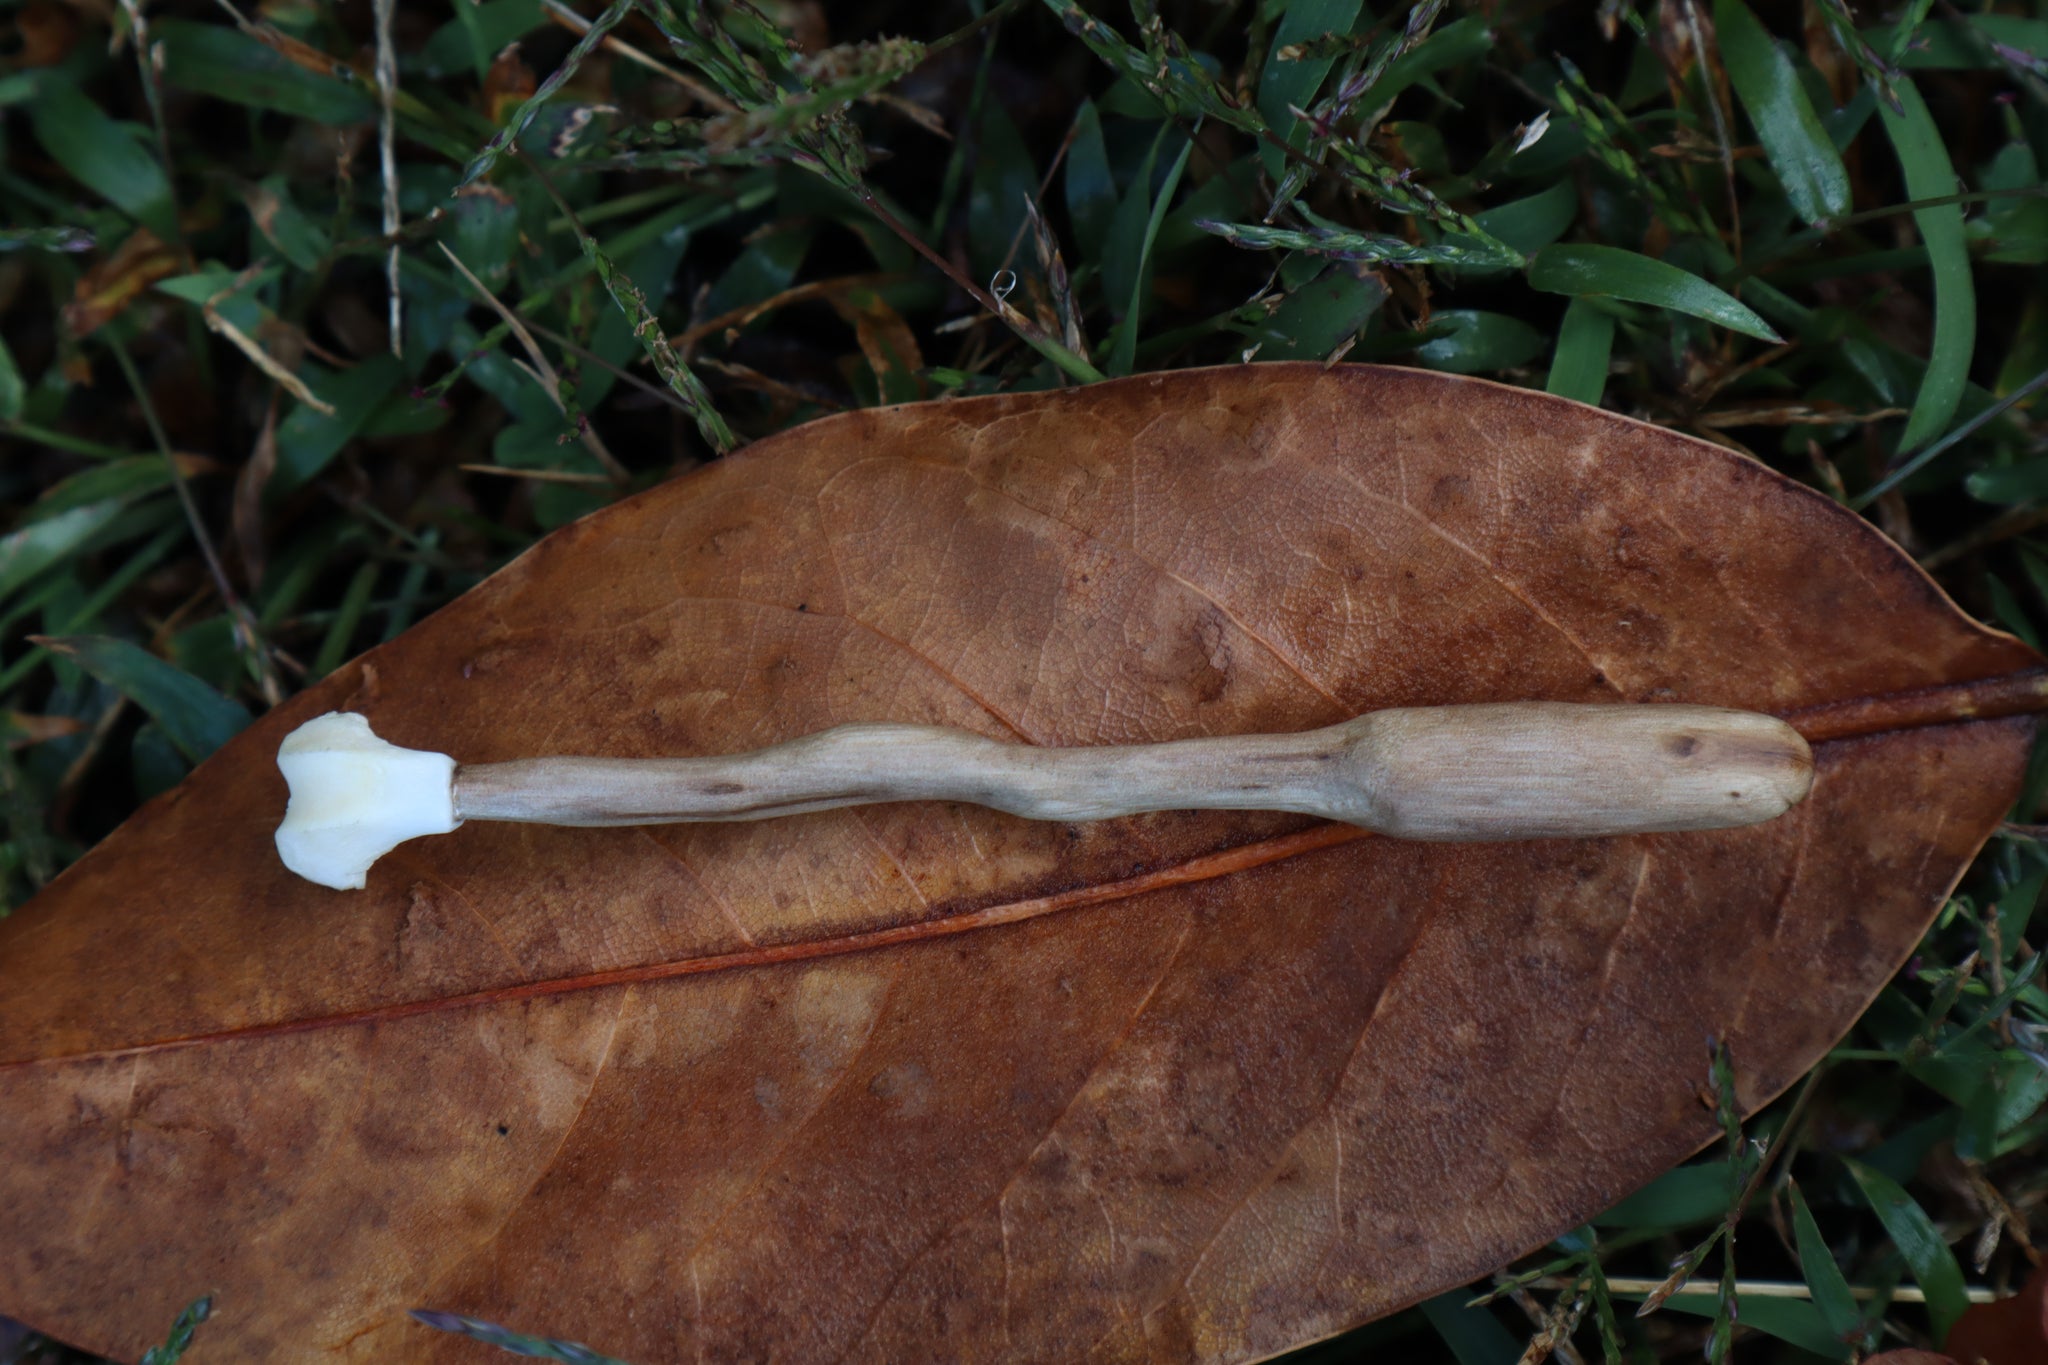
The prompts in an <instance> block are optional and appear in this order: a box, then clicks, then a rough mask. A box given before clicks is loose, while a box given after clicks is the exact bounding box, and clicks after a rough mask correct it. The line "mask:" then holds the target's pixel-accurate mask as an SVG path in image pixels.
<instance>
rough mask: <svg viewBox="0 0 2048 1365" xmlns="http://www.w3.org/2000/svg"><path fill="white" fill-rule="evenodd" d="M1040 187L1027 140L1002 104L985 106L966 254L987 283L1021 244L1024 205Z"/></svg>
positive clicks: (972, 185) (969, 201)
mask: <svg viewBox="0 0 2048 1365" xmlns="http://www.w3.org/2000/svg"><path fill="white" fill-rule="evenodd" d="M1037 188H1038V173H1037V172H1036V171H1035V170H1033V169H1032V166H1031V153H1030V151H1029V150H1028V149H1027V148H1026V147H1025V146H1024V135H1023V134H1022V133H1019V132H1018V131H1017V125H1016V124H1015V123H1014V122H1013V121H1012V120H1011V118H1010V115H1009V113H1008V112H1007V111H1005V110H1004V108H1003V104H1002V101H1001V100H993V99H992V100H989V101H987V102H986V103H984V104H983V105H982V107H981V124H980V131H979V140H978V141H977V143H976V145H975V156H974V174H973V176H972V178H971V179H970V180H969V181H968V190H967V249H968V255H969V256H970V257H971V258H972V260H973V263H974V269H975V271H976V273H977V275H978V276H979V278H980V279H981V280H982V282H983V283H986V282H987V280H988V278H989V276H991V275H993V274H994V273H995V271H996V269H997V268H998V267H999V266H1001V265H1002V264H1003V262H1004V260H1006V259H1007V258H1008V257H1009V256H1010V244H1011V243H1012V242H1018V241H1021V238H1020V237H1019V236H1018V230H1019V229H1020V228H1022V227H1023V226H1024V201H1025V200H1026V199H1027V198H1029V197H1030V196H1031V195H1032V194H1033V193H1034V192H1035V191H1036V190H1037Z"/></svg>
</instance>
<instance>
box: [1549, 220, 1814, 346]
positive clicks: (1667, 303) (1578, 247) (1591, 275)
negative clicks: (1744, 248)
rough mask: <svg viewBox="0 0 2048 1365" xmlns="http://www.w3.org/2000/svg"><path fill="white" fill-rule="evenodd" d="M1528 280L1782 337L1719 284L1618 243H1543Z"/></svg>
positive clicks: (1767, 338)
mask: <svg viewBox="0 0 2048 1365" xmlns="http://www.w3.org/2000/svg"><path fill="white" fill-rule="evenodd" d="M1529 284H1530V285H1531V286H1532V287H1533V288H1536V289H1541V290H1543V291H1544V292H1546V293H1550V294H1572V295H1581V294H1594V295H1606V296H1607V297H1610V298H1617V299H1626V300H1628V301H1629V302H1631V303H1647V304H1651V305H1653V306H1654V307H1658V308H1669V309H1670V310H1671V311H1673V312H1674V313H1687V314H1690V315H1691V316H1693V317H1696V318H1705V319H1706V320H1707V321H1708V322H1713V323H1718V324H1720V325H1721V326H1723V327H1726V328H1728V329H1729V330H1730V331H1735V332H1740V333H1742V334H1743V335H1744V336H1752V337H1755V338H1757V339H1758V340H1759V341H1771V342H1775V341H1779V340H1781V339H1782V338H1780V337H1779V336H1778V334H1777V333H1776V332H1774V331H1772V330H1771V329H1770V326H1769V324H1767V323H1766V322H1765V321H1764V320H1763V319H1762V318H1760V317H1758V316H1757V315H1756V314H1755V313H1753V312H1751V311H1750V310H1749V309H1748V308H1746V307H1744V306H1743V304H1742V302H1741V301H1740V300H1738V299H1737V298H1735V297H1734V296H1733V295H1732V294H1730V293H1728V292H1727V291H1726V290H1724V289H1722V288H1721V287H1720V286H1719V285H1715V284H1710V283H1708V282H1707V281H1706V280H1703V279H1701V278H1700V277H1699V276H1697V275H1695V274H1693V273H1692V272H1690V271H1687V270H1680V269H1679V268H1678V267H1677V266H1675V265H1672V264H1670V263H1668V262H1666V261H1659V260H1655V259H1653V258H1651V257H1649V256H1644V255H1642V254H1640V253H1639V252H1634V251H1624V250H1622V249H1621V248H1620V247H1613V246H1592V245H1586V244H1580V243H1565V244H1562V245H1558V246H1547V247H1545V248H1543V250H1541V251H1539V252H1537V253H1536V259H1535V260H1534V261H1532V262H1531V263H1530V265H1529Z"/></svg>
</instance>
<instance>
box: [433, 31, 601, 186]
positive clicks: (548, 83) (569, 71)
mask: <svg viewBox="0 0 2048 1365" xmlns="http://www.w3.org/2000/svg"><path fill="white" fill-rule="evenodd" d="M632 11H633V0H612V3H611V4H609V5H607V6H605V11H604V13H602V14H600V15H598V16H597V18H596V19H595V20H594V21H592V23H591V25H590V27H589V28H588V29H586V30H585V31H584V34H583V36H582V37H581V38H579V39H577V40H576V46H574V47H572V48H570V49H569V55H568V56H566V57H564V58H562V64H561V65H560V66H558V67H556V68H555V69H554V71H553V72H552V73H551V74H550V75H549V76H548V78H547V79H546V80H544V81H542V82H541V83H540V88H539V89H537V90H535V91H534V92H533V93H532V94H531V95H529V96H527V97H526V100H525V102H524V103H522V104H521V105H520V106H519V108H518V109H516V110H514V111H513V113H512V117H511V118H510V119H508V120H507V121H506V124H505V127H504V128H502V129H500V130H499V131H498V133H497V135H496V136H494V137H492V138H491V140H490V141H489V142H487V143H485V144H484V149H483V150H482V151H480V152H478V153H477V154H476V156H474V157H473V158H471V160H470V163H469V165H468V166H466V167H464V168H463V172H462V179H461V180H459V181H457V182H456V185H455V188H457V189H461V188H462V187H463V186H464V185H468V184H473V183H474V182H475V181H477V180H478V179H480V178H481V177H483V176H485V175H487V174H489V173H490V169H491V167H493V166H495V165H497V164H498V158H499V157H501V156H503V155H504V154H505V152H506V151H507V150H509V149H510V148H511V146H512V144H513V143H514V142H515V141H517V140H518V138H519V135H520V134H521V133H523V132H525V131H526V126H527V125H528V124H529V123H532V122H533V119H534V115H536V114H538V113H539V112H540V107H541V106H542V105H543V104H546V103H547V102H548V100H549V99H551V98H553V96H554V93H555V92H556V91H557V90H559V89H561V88H562V86H563V85H565V84H566V83H567V82H568V80H569V78H570V77H571V76H573V75H575V74H576V68H577V67H579V66H581V65H583V60H584V58H586V57H588V56H589V55H590V54H591V53H593V52H595V51H597V47H598V44H599V43H602V42H603V41H604V37H605V35H606V34H607V33H610V32H611V31H612V29H613V28H615V27H616V26H617V25H618V23H619V21H620V20H622V19H624V18H625V17H626V16H627V15H628V14H630V13H632Z"/></svg>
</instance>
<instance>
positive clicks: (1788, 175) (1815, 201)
mask: <svg viewBox="0 0 2048 1365" xmlns="http://www.w3.org/2000/svg"><path fill="white" fill-rule="evenodd" d="M1714 29H1715V31H1716V33H1718V34H1719V36H1720V40H1721V55H1722V57H1723V59H1724V60H1725V61H1726V63H1727V66H1728V79H1729V81H1730V83H1731V84H1733V85H1734V87H1735V95H1736V98H1738V99H1740V100H1741V101H1742V107H1743V109H1744V110H1745V111H1746V112H1747V113H1748V114H1749V121H1750V124H1751V125H1752V126H1753V127H1755V129H1756V136H1757V141H1758V142H1760V143H1762V144H1763V149H1764V155H1765V156H1766V157H1767V158H1769V160H1770V163H1771V169H1772V170H1773V171H1775V172H1777V176H1778V183H1779V184H1780V185H1781V186H1783V187H1784V190H1785V197H1786V198H1787V199H1788V200H1790V201H1791V204H1792V211H1793V212H1794V213H1797V214H1798V215H1799V216H1800V217H1801V218H1803V219H1805V220H1806V221H1807V222H1809V223H1819V222H1823V221H1825V220H1827V219H1830V218H1839V217H1841V216H1842V215H1843V214H1845V213H1847V212H1848V211H1849V172H1848V169H1847V168H1846V167H1845V166H1843V165H1842V156H1841V153H1839V152H1837V151H1836V150H1835V144H1834V143H1833V142H1832V141H1830V140H1829V138H1828V135H1827V130H1826V129H1824V128H1822V127H1821V122H1820V116H1819V115H1818V114H1816V113H1814V111H1813V102H1812V101H1811V100H1809V99H1808V98H1807V97H1806V91H1805V89H1804V88H1803V87H1802V86H1801V85H1800V84H1799V74H1798V72H1796V71H1794V70H1793V68H1792V61H1791V59H1790V58H1789V57H1787V56H1786V55H1785V53H1784V52H1783V51H1782V50H1781V49H1780V48H1779V47H1778V44H1777V41H1776V40H1775V39H1773V38H1772V37H1771V35H1770V33H1769V31H1768V30H1766V29H1765V28H1764V26H1763V25H1762V24H1761V23H1759V22H1757V17H1756V15H1755V14H1754V13H1752V12H1751V10H1750V8H1749V6H1748V5H1746V4H1744V3H1743V0H1716V3H1715V5H1714Z"/></svg>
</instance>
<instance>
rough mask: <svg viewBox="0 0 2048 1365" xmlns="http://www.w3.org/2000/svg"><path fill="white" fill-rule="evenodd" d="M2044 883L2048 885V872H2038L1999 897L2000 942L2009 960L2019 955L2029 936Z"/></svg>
mask: <svg viewBox="0 0 2048 1365" xmlns="http://www.w3.org/2000/svg"><path fill="white" fill-rule="evenodd" d="M2044 885H2048V872H2036V873H2035V874H2034V875H2033V876H2031V877H2028V878H2027V879H2026V880H2025V881H2023V882H2021V883H2019V885H2017V886H2012V887H2008V888H2007V889H2006V892H2005V894H2004V895H2002V896H2000V897H1999V898H1998V942H1999V944H2000V945H2001V946H2002V947H2003V948H2004V949H2005V960H2006V961H2007V962H2011V961H2013V960H2014V959H2015V958H2016V957H2018V956H2019V951H2020V943H2021V941H2022V940H2024V939H2025V938H2026V936H2027V925H2028V923H2029V922H2030V921H2031V920H2032V919H2033V918H2034V907H2035V906H2036V905H2038V904H2039V903H2040V900H2041V888H2042V887H2043V886H2044Z"/></svg>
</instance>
